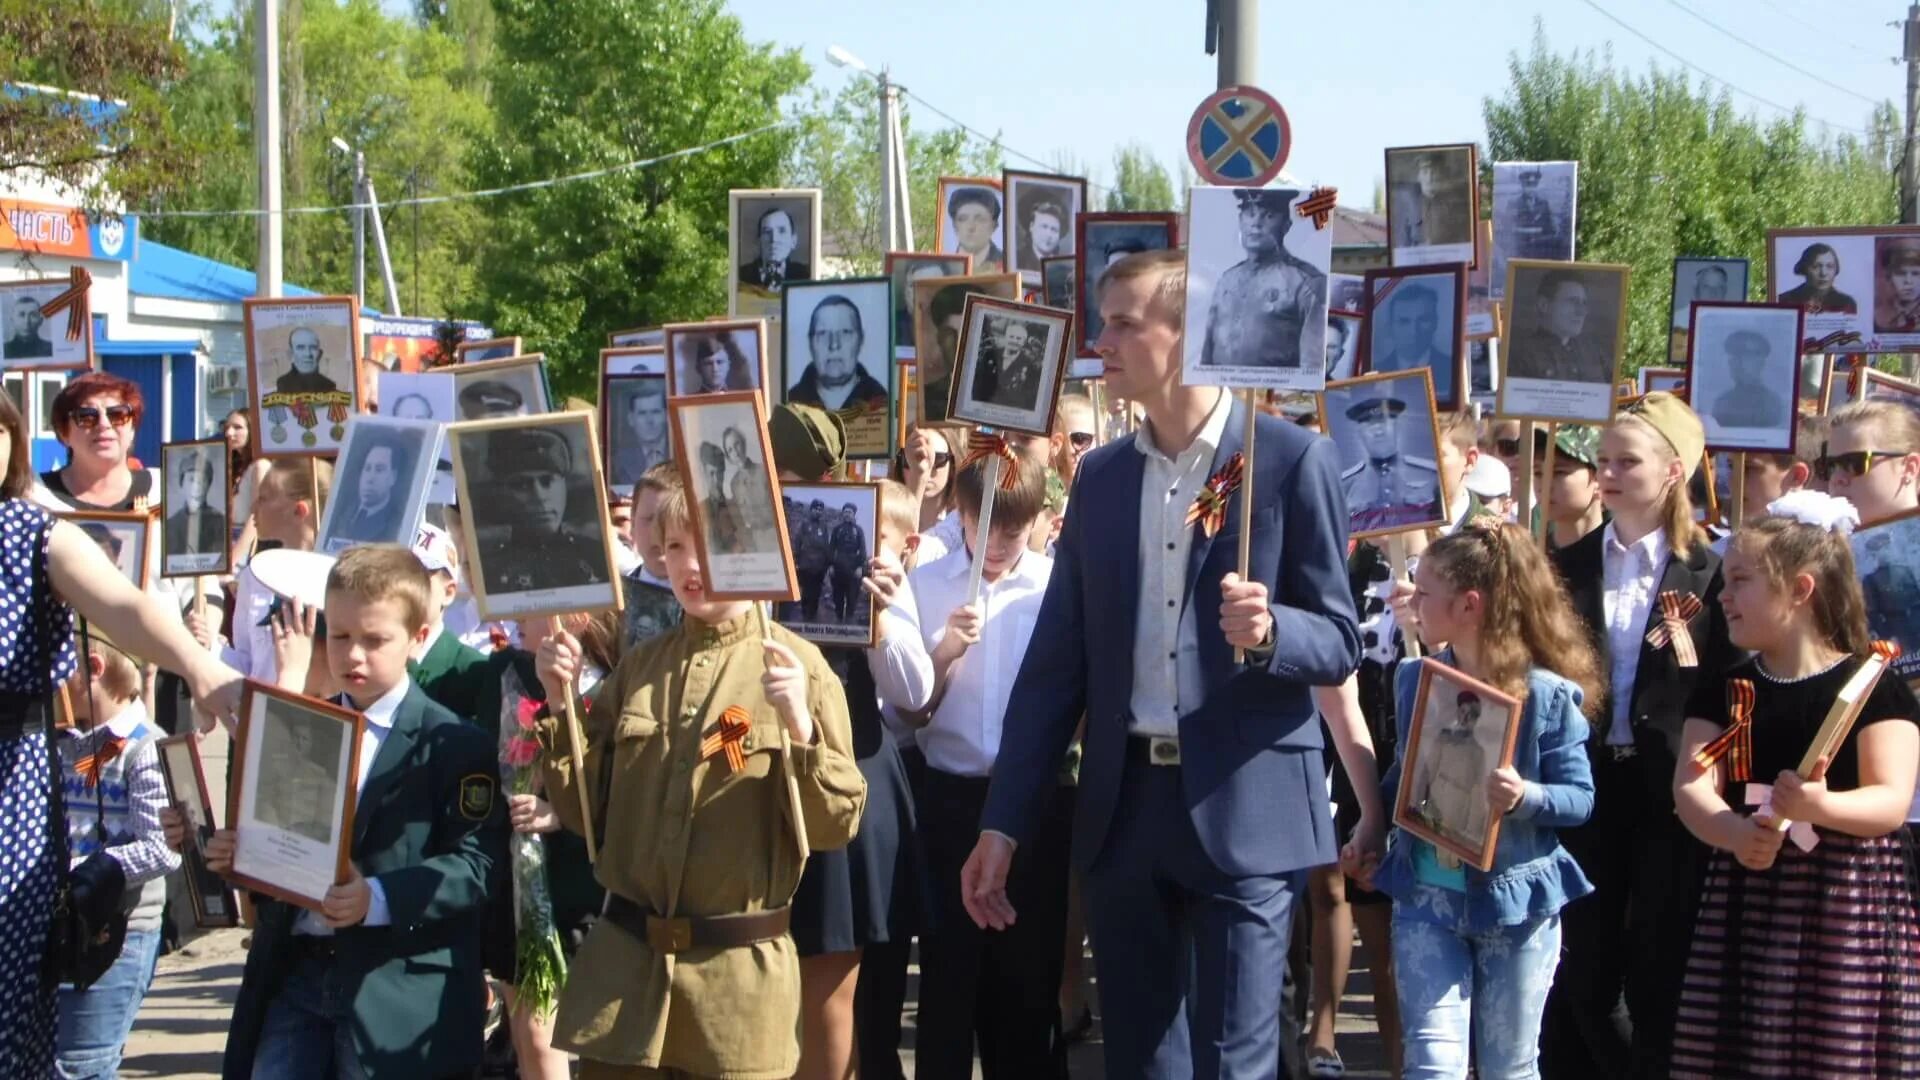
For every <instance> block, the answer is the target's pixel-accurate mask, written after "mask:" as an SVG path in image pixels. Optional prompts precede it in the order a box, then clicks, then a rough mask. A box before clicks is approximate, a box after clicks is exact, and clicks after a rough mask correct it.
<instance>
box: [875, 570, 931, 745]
mask: <svg viewBox="0 0 1920 1080" xmlns="http://www.w3.org/2000/svg"><path fill="white" fill-rule="evenodd" d="M880 634H881V637H880V644H878V645H875V646H874V647H873V648H871V649H868V650H867V670H868V671H869V672H871V673H872V674H873V688H874V692H875V693H876V694H877V695H879V698H880V721H881V723H882V725H883V726H885V727H886V729H887V734H888V735H889V736H890V737H891V738H892V739H893V742H894V745H895V746H911V745H913V744H914V738H915V737H914V729H913V726H912V725H910V724H908V723H907V722H906V721H905V720H903V719H902V718H901V716H900V713H901V712H902V711H905V712H918V711H920V710H922V709H925V708H926V707H927V702H928V701H929V700H931V699H932V697H933V658H932V657H930V656H928V655H927V646H926V640H925V639H924V638H923V637H922V636H921V632H920V612H919V608H918V605H917V604H916V603H915V601H914V598H913V586H912V584H911V583H909V582H907V581H902V582H901V583H900V590H899V591H898V592H896V593H895V594H894V597H893V603H892V604H890V605H888V606H887V607H886V608H885V609H884V610H882V611H881V612H880Z"/></svg>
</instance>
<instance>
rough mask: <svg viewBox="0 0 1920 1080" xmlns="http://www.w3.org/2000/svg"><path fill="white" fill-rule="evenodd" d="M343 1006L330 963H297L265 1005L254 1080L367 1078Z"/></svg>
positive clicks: (342, 988)
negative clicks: (265, 1010)
mask: <svg viewBox="0 0 1920 1080" xmlns="http://www.w3.org/2000/svg"><path fill="white" fill-rule="evenodd" d="M348 1004H349V1003H348V1001H347V996H346V988H345V986H344V985H343V984H342V983H341V980H340V979H339V977H338V976H337V975H335V973H334V965H333V963H332V962H331V961H329V960H323V959H318V958H312V957H309V958H307V959H304V960H301V961H298V962H297V963H296V964H295V966H294V969H293V971H292V972H290V973H289V974H288V975H287V977H286V980H285V981H284V982H282V983H281V984H280V989H279V991H278V992H277V993H275V994H274V995H273V1001H272V1002H271V1003H269V1004H268V1005H267V1017H266V1020H265V1021H264V1022H263V1023H262V1024H261V1028H260V1045H259V1048H258V1049H256V1050H255V1051H254V1055H253V1080H366V1075H367V1074H366V1072H365V1071H364V1070H362V1069H361V1068H360V1059H359V1054H358V1053H356V1052H355V1050H354V1048H353V1032H352V1029H351V1028H350V1027H349V1026H348V1024H347V1008H348Z"/></svg>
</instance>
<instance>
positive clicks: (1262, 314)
mask: <svg viewBox="0 0 1920 1080" xmlns="http://www.w3.org/2000/svg"><path fill="white" fill-rule="evenodd" d="M1290 195H1291V192H1286V191H1264V190H1254V189H1244V188H1243V189H1241V190H1238V191H1235V192H1234V196H1235V197H1236V198H1238V199H1239V200H1240V246H1241V247H1243V248H1245V249H1246V252H1247V257H1246V258H1245V259H1242V260H1241V261H1239V262H1237V263H1235V264H1233V265H1232V266H1230V267H1228V268H1227V272H1226V273H1224V274H1221V275H1220V283H1219V285H1217V286H1216V287H1215V288H1214V290H1213V308H1212V310H1210V311H1208V312H1207V337H1206V343H1205V344H1204V345H1202V346H1201V350H1200V366H1202V367H1216V366H1217V367H1287V368H1297V367H1299V366H1300V360H1301V358H1302V357H1307V358H1310V359H1314V360H1316V361H1317V360H1318V359H1319V358H1320V357H1322V356H1324V355H1325V348H1326V347H1325V346H1324V345H1323V344H1322V341H1323V339H1324V334H1323V333H1322V332H1321V330H1320V329H1319V325H1320V324H1319V321H1318V320H1315V319H1313V318H1310V317H1309V316H1311V315H1312V314H1313V312H1314V311H1316V310H1318V309H1320V308H1322V307H1324V306H1325V303H1326V295H1327V276H1326V275H1325V274H1323V273H1321V272H1320V271H1319V270H1317V269H1315V268H1314V267H1313V266H1312V265H1311V264H1309V263H1307V262H1306V261H1304V260H1302V259H1300V258H1298V257H1297V256H1295V255H1294V254H1293V253H1292V252H1290V251H1288V250H1287V244H1286V240H1287V231H1288V230H1289V229H1291V228H1292V227H1293V214H1292V211H1291V206H1292V203H1291V201H1290V198H1289V197H1290Z"/></svg>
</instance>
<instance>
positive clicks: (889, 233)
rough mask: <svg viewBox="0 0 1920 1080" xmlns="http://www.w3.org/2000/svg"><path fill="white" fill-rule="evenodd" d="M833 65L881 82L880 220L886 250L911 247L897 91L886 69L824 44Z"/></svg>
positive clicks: (911, 226) (904, 160) (905, 168)
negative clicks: (871, 65) (874, 68)
mask: <svg viewBox="0 0 1920 1080" xmlns="http://www.w3.org/2000/svg"><path fill="white" fill-rule="evenodd" d="M827 60H828V61H829V62H831V63H832V64H833V66H834V67H843V68H851V69H853V70H854V71H857V72H860V73H861V74H862V75H865V76H867V77H868V78H871V79H873V80H874V81H875V82H877V83H879V85H880V222H881V229H882V230H883V232H884V234H885V237H886V239H885V241H884V245H885V246H884V248H883V251H882V253H883V254H884V253H885V252H887V251H911V250H913V210H912V204H911V201H910V199H909V197H908V193H907V149H906V140H905V139H903V138H902V137H901V134H900V90H899V88H898V87H896V86H895V85H894V84H893V81H892V80H891V79H889V78H888V77H887V71H886V69H885V68H881V69H880V71H879V73H878V74H876V73H875V72H874V70H873V69H872V68H870V67H868V66H867V62H866V61H865V60H862V59H860V58H859V57H858V56H855V55H853V53H852V52H851V51H849V50H848V49H847V48H846V47H845V46H841V45H829V46H827Z"/></svg>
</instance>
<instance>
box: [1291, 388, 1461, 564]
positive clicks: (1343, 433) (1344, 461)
mask: <svg viewBox="0 0 1920 1080" xmlns="http://www.w3.org/2000/svg"><path fill="white" fill-rule="evenodd" d="M1432 385H1433V384H1432V381H1431V378H1430V376H1429V374H1428V372H1427V369H1425V368H1419V369H1416V370H1413V371H1405V372H1398V373H1394V374H1385V375H1367V376H1362V377H1360V378H1358V379H1351V380H1348V381H1346V382H1341V383H1329V384H1328V386H1327V388H1326V390H1325V392H1324V393H1323V394H1322V395H1321V408H1320V424H1321V429H1322V430H1324V431H1325V432H1326V434H1327V438H1329V439H1332V440H1333V443H1334V446H1336V447H1337V448H1338V449H1339V451H1340V486H1341V488H1342V490H1343V491H1344V492H1345V494H1346V497H1347V513H1348V515H1349V522H1348V527H1349V529H1350V531H1351V532H1352V534H1353V535H1354V536H1377V535H1380V534H1382V533H1390V532H1402V531H1406V530H1409V529H1422V528H1429V527H1434V526H1441V525H1445V524H1447V504H1448V498H1447V495H1446V493H1444V492H1442V490H1441V482H1440V466H1439V464H1438V462H1439V460H1440V459H1439V447H1440V436H1439V430H1438V428H1437V426H1436V424H1435V417H1434V408H1433V389H1432Z"/></svg>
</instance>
